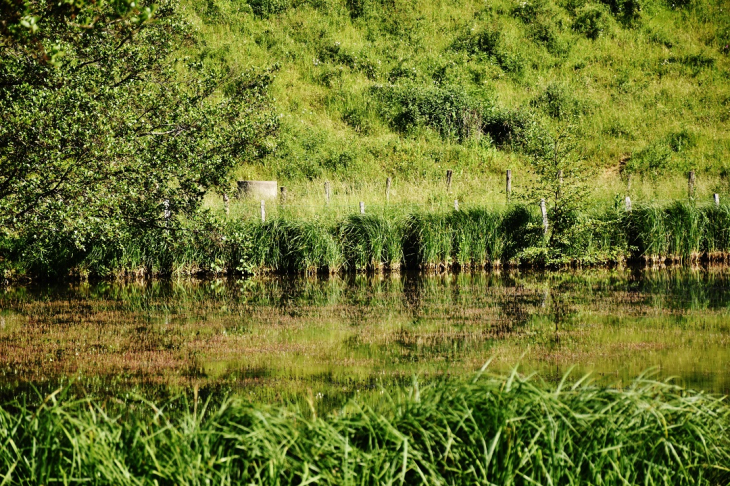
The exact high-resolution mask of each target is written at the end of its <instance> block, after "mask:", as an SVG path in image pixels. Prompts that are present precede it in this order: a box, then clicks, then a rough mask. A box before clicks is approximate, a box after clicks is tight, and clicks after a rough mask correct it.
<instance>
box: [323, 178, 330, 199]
mask: <svg viewBox="0 0 730 486" xmlns="http://www.w3.org/2000/svg"><path fill="white" fill-rule="evenodd" d="M324 198H325V202H326V203H327V204H329V203H330V181H324Z"/></svg>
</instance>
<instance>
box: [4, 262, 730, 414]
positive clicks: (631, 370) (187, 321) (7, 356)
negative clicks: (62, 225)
mask: <svg viewBox="0 0 730 486" xmlns="http://www.w3.org/2000/svg"><path fill="white" fill-rule="evenodd" d="M0 309H2V310H1V311H0V318H1V320H0V391H2V394H4V395H5V396H7V395H13V394H17V393H19V391H22V390H28V389H30V388H31V387H35V388H36V389H38V390H50V389H55V387H57V386H59V385H63V384H67V383H72V382H73V383H76V386H77V387H80V388H81V389H84V390H93V391H97V392H98V391H101V392H104V391H107V392H110V393H111V392H113V393H115V394H119V393H124V392H135V393H138V392H140V390H146V391H149V390H155V393H157V394H160V393H174V392H175V391H176V390H182V389H187V390H189V389H190V388H191V386H192V387H199V388H201V389H205V390H208V391H216V390H224V391H225V392H226V393H230V392H235V393H240V394H249V395H251V396H252V397H256V398H260V399H267V400H276V399H283V398H287V397H290V396H296V395H303V394H304V395H309V396H312V397H318V398H322V397H324V398H328V399H330V400H334V401H337V400H340V399H342V398H346V397H348V396H351V395H353V394H356V393H358V392H362V391H364V390H377V389H379V388H380V387H381V386H386V387H387V386H390V385H393V384H407V383H410V382H411V380H412V379H413V377H414V376H416V377H417V379H418V380H419V381H421V382H428V381H429V380H432V379H440V378H441V377H444V376H448V377H456V378H459V377H463V378H468V377H471V376H473V374H474V372H475V371H477V370H479V369H480V368H481V367H482V365H483V364H484V363H486V362H487V361H488V360H491V364H490V369H493V370H496V371H508V370H510V369H512V368H514V367H515V366H518V367H519V368H518V369H519V371H520V372H523V373H530V372H535V373H536V374H537V375H538V376H539V377H541V378H542V379H545V380H549V381H556V380H559V379H560V378H561V377H562V376H563V375H564V374H565V373H566V372H567V371H568V370H569V369H571V368H572V372H571V375H570V376H571V377H572V378H571V379H577V378H579V377H581V376H583V375H584V374H586V373H589V372H590V373H591V374H592V376H593V378H594V379H596V380H598V381H601V382H605V383H606V384H608V385H612V386H624V385H625V384H626V383H628V381H629V380H630V379H632V378H634V377H636V376H637V375H639V374H640V373H642V372H643V371H645V370H647V369H649V368H654V371H653V373H655V374H656V376H657V377H658V378H660V379H666V378H669V377H676V378H675V379H676V380H677V382H678V383H680V384H682V385H684V386H688V387H691V388H698V389H703V390H707V391H710V392H716V393H723V394H727V393H730V346H728V344H730V343H729V341H730V270H728V269H725V268H710V269H686V268H685V269H681V268H680V269H672V270H642V271H632V270H588V271H575V272H561V273H535V272H508V271H502V272H493V273H488V274H459V275H456V274H451V275H443V276H422V275H411V274H404V275H396V276H365V275H352V276H347V277H344V278H340V277H312V278H303V277H300V278H257V279H247V280H213V281H154V282H142V283H126V284H122V283H108V282H100V283H81V284H63V285H33V286H25V287H18V286H16V287H8V288H4V289H2V291H0Z"/></svg>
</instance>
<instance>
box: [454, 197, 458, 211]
mask: <svg viewBox="0 0 730 486" xmlns="http://www.w3.org/2000/svg"><path fill="white" fill-rule="evenodd" d="M458 210H459V200H458V199H454V211H458Z"/></svg>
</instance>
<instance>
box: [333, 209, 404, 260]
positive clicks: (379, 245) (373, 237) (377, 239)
mask: <svg viewBox="0 0 730 486" xmlns="http://www.w3.org/2000/svg"><path fill="white" fill-rule="evenodd" d="M340 234H341V235H342V247H343V252H344V254H345V260H346V262H347V266H348V268H352V269H356V270H368V269H370V270H380V269H382V268H383V267H384V266H385V267H387V268H389V269H398V268H400V265H401V262H402V261H403V224H402V222H401V221H400V219H398V218H397V217H393V216H390V217H389V216H375V215H364V214H352V215H350V216H348V217H347V218H346V219H345V221H344V222H343V223H342V225H341V228H340Z"/></svg>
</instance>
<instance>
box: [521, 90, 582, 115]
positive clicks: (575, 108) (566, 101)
mask: <svg viewBox="0 0 730 486" xmlns="http://www.w3.org/2000/svg"><path fill="white" fill-rule="evenodd" d="M530 104H531V105H532V106H535V107H539V108H542V109H543V110H544V111H545V113H547V114H548V115H550V116H551V117H553V118H556V119H558V120H565V119H570V118H572V117H575V116H577V115H580V114H582V113H583V112H584V111H587V110H585V108H584V107H583V106H582V104H581V102H580V101H578V100H577V99H575V97H574V96H573V94H572V90H570V89H569V87H568V86H566V85H565V84H563V83H557V82H551V83H549V84H548V85H547V87H546V88H545V90H544V91H543V92H542V93H541V94H540V95H538V96H537V97H535V98H534V99H533V100H532V101H531V102H530Z"/></svg>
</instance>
